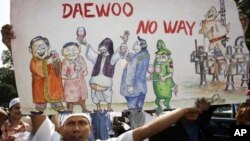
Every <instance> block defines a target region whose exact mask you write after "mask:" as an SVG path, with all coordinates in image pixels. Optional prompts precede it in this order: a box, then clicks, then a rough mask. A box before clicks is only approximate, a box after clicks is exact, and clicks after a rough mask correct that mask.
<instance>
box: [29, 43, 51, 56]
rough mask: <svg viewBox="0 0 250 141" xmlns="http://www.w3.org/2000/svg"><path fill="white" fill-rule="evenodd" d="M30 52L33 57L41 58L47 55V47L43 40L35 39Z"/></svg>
mask: <svg viewBox="0 0 250 141" xmlns="http://www.w3.org/2000/svg"><path fill="white" fill-rule="evenodd" d="M31 53H32V55H33V57H34V58H37V59H40V60H43V59H45V57H47V56H48V53H49V47H48V46H47V45H46V43H45V42H44V41H43V40H37V41H35V42H34V43H33V44H32V46H31Z"/></svg>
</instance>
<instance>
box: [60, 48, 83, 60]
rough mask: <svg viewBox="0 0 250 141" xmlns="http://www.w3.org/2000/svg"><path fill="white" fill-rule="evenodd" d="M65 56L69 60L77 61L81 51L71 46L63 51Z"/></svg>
mask: <svg viewBox="0 0 250 141" xmlns="http://www.w3.org/2000/svg"><path fill="white" fill-rule="evenodd" d="M62 52H63V56H64V57H65V58H67V59H68V60H75V59H76V58H77V57H78V55H79V54H80V52H81V50H80V48H79V47H77V46H76V45H70V46H67V47H65V48H64V49H63V50H62Z"/></svg>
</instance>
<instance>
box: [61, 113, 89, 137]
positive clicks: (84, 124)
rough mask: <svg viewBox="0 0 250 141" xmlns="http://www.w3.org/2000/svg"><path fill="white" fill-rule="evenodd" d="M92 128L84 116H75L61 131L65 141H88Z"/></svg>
mask: <svg viewBox="0 0 250 141" xmlns="http://www.w3.org/2000/svg"><path fill="white" fill-rule="evenodd" d="M90 131H91V126H90V124H89V121H88V119H86V118H84V117H82V116H73V117H70V118H69V119H67V120H66V122H65V123H64V125H63V126H62V129H61V132H60V133H61V135H62V136H63V139H64V141H87V140H88V138H89V135H90Z"/></svg>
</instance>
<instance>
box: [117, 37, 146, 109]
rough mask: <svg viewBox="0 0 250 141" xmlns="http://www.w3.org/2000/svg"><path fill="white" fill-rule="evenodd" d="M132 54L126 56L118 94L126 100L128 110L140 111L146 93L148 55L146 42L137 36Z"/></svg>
mask: <svg viewBox="0 0 250 141" xmlns="http://www.w3.org/2000/svg"><path fill="white" fill-rule="evenodd" d="M133 50H134V52H135V54H134V53H128V55H127V56H126V60H127V64H126V66H125V68H124V70H123V73H122V81H121V87H120V93H121V95H123V96H124V97H125V99H126V100H127V106H128V109H133V110H139V111H140V110H141V109H142V108H143V104H144V100H145V96H146V93H147V83H146V81H147V78H146V74H147V68H148V64H149V60H150V55H149V52H148V50H147V42H146V40H144V39H142V38H140V37H139V36H138V41H136V42H135V44H134V47H133Z"/></svg>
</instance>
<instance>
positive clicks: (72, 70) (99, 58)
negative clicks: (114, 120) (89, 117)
mask: <svg viewBox="0 0 250 141" xmlns="http://www.w3.org/2000/svg"><path fill="white" fill-rule="evenodd" d="M11 24H12V25H13V29H14V31H15V35H16V37H17V38H16V39H14V40H13V44H12V46H13V50H12V52H13V59H14V66H15V76H16V82H17V88H18V94H19V97H20V99H21V106H22V108H23V111H24V112H26V113H30V112H31V111H33V110H38V111H44V110H45V111H47V110H48V111H49V112H51V111H53V110H50V109H51V108H52V109H53V108H54V109H55V110H59V109H61V108H62V106H65V105H66V103H67V106H68V108H69V109H72V106H73V105H74V104H80V105H81V107H82V111H86V110H87V109H88V110H93V109H95V110H101V109H107V110H110V111H111V110H115V111H120V110H123V109H128V108H132V109H133V108H135V109H137V108H139V109H140V108H142V107H143V108H144V109H154V108H158V109H159V108H162V109H165V108H168V109H169V108H176V107H189V106H192V105H193V104H194V100H196V99H197V98H200V97H205V98H207V99H209V100H210V101H212V102H213V104H226V103H238V102H242V101H245V99H246V91H247V82H248V81H249V76H248V64H249V52H248V50H247V47H246V45H245V41H244V33H243V29H242V26H241V23H240V20H239V13H238V9H237V6H236V4H235V2H234V1H233V0H209V1H208V0H167V1H165V0H155V1H151V0H127V1H126V0H121V1H113V0H105V1H98V0H93V1H87V0H75V1H70V0H53V1H51V0H43V1H39V0H32V1H17V0H11ZM48 107H49V108H48ZM78 110H79V109H78Z"/></svg>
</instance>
